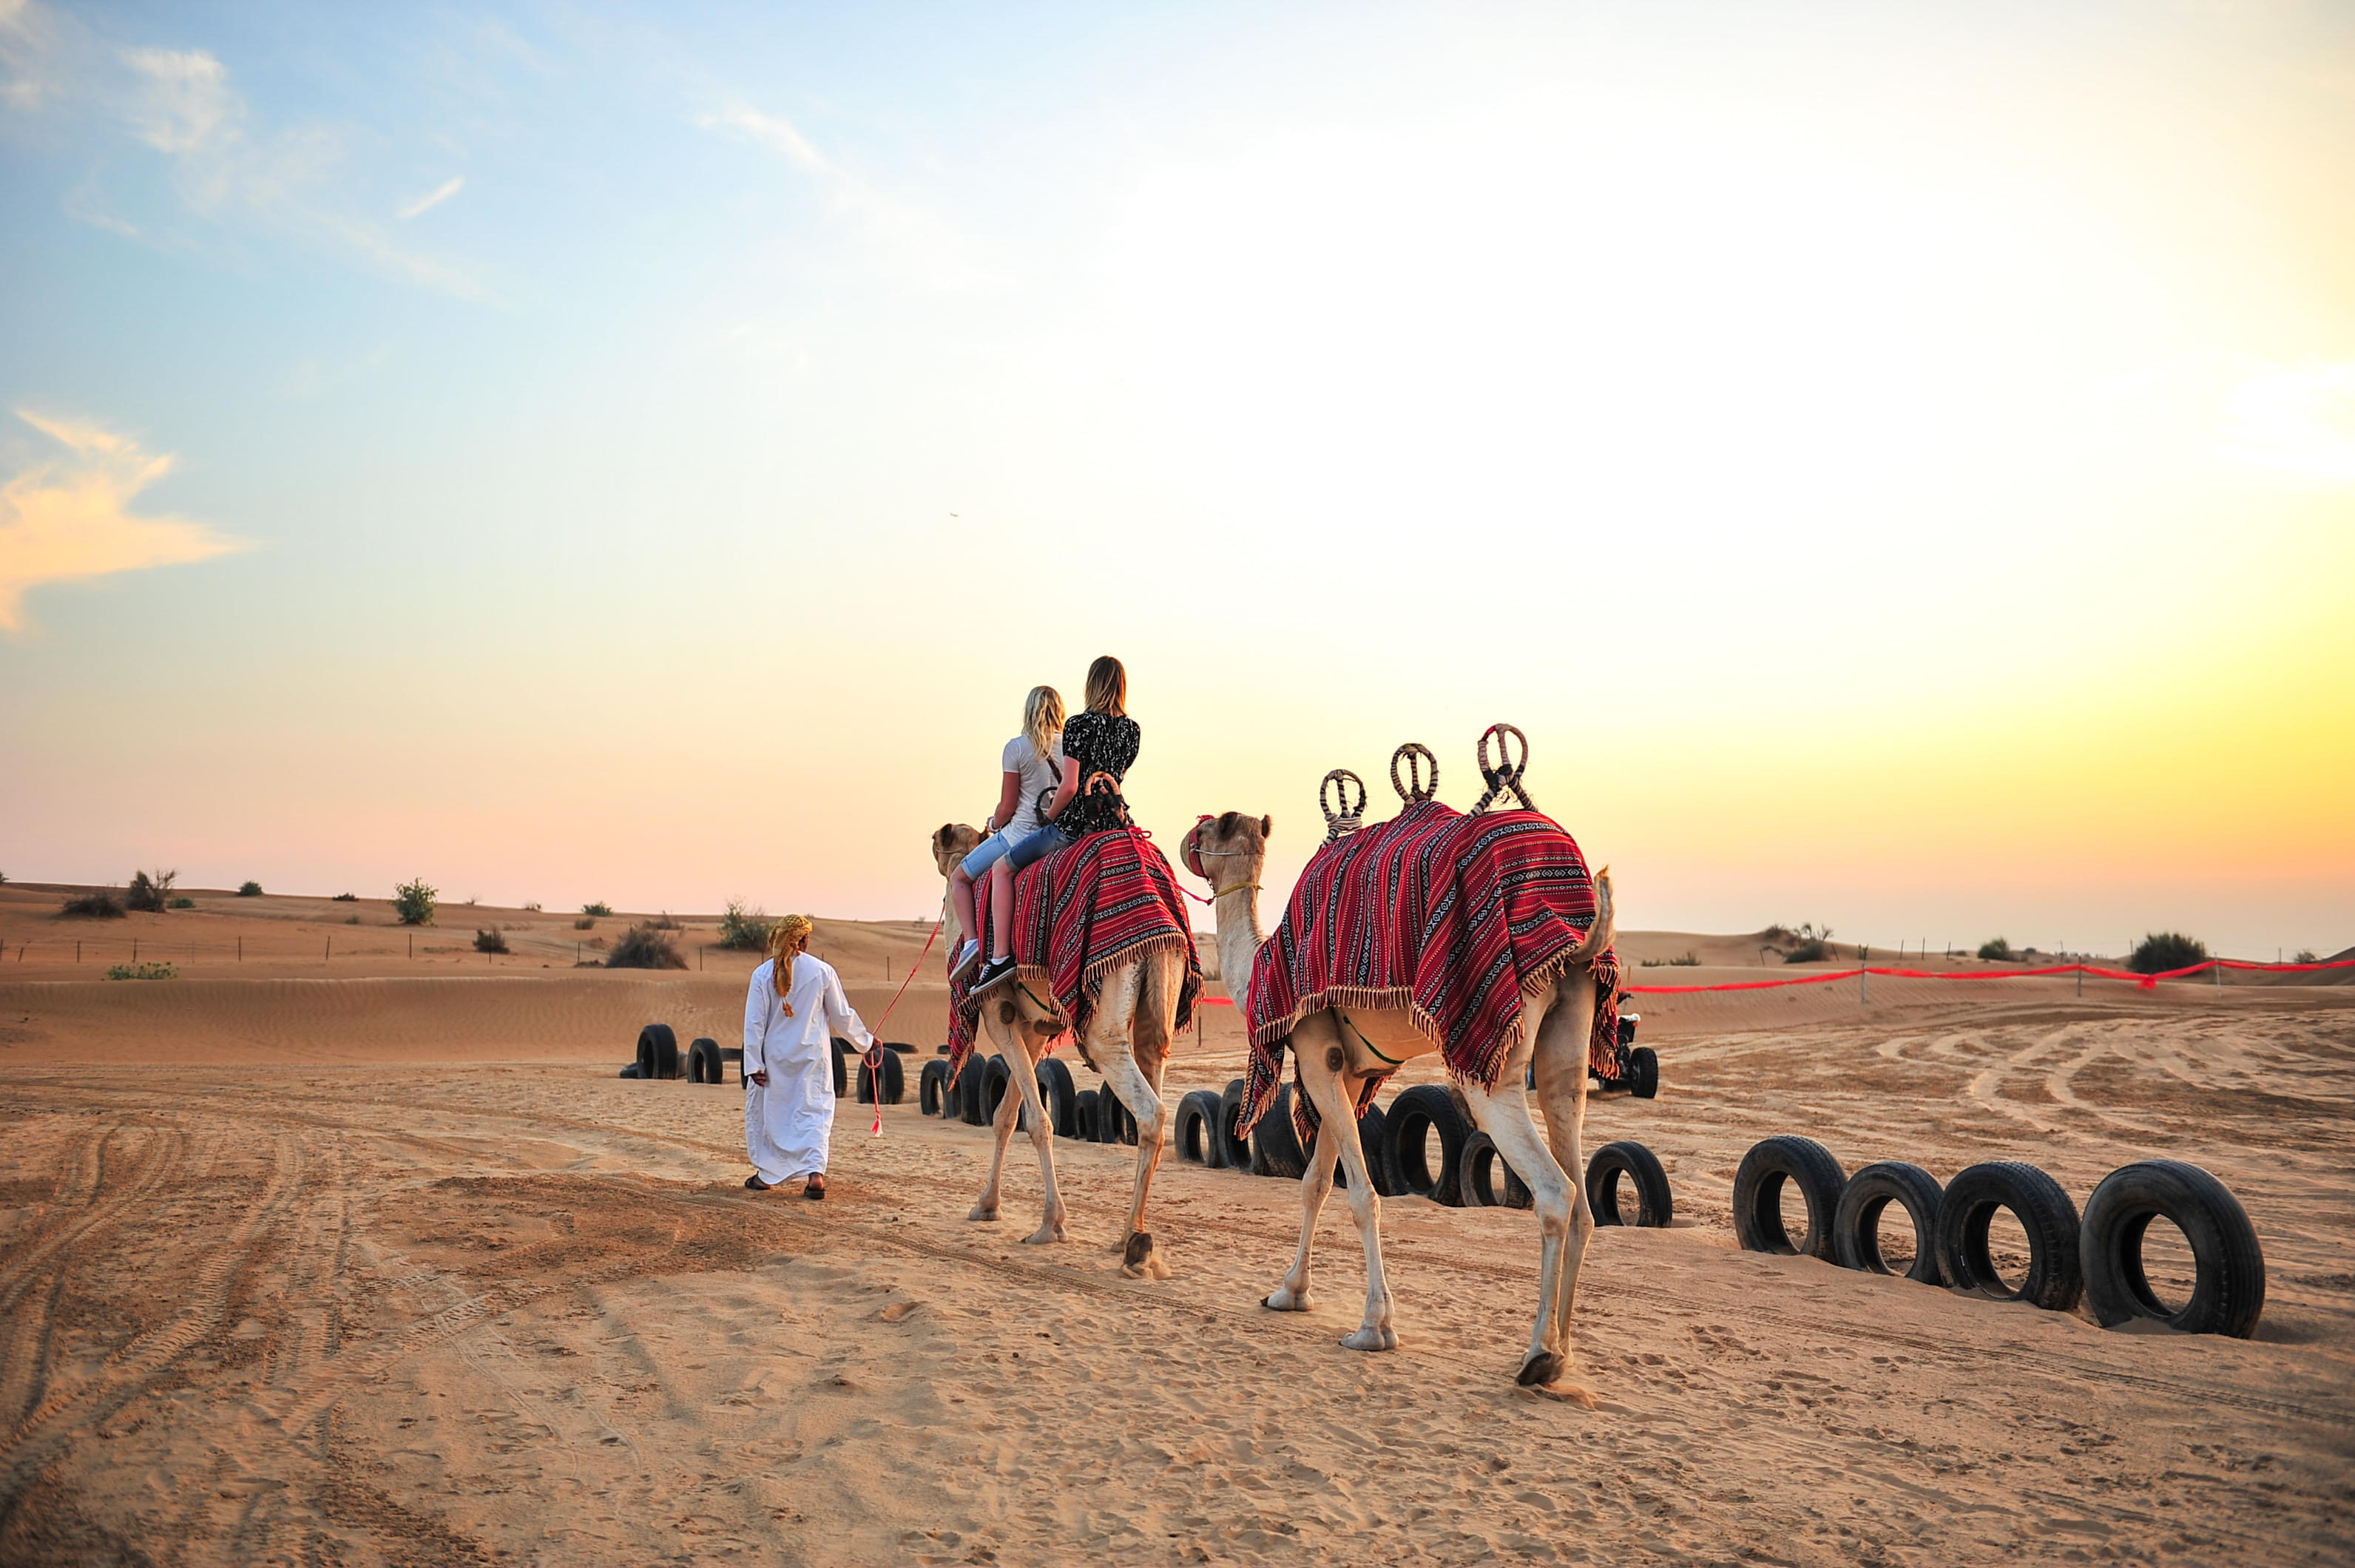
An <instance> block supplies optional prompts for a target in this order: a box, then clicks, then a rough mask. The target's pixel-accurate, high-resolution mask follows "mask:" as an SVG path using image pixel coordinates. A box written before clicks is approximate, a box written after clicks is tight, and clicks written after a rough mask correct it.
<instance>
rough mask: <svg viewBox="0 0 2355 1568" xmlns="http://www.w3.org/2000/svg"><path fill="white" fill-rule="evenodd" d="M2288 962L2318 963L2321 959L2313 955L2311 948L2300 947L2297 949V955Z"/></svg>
mask: <svg viewBox="0 0 2355 1568" xmlns="http://www.w3.org/2000/svg"><path fill="white" fill-rule="evenodd" d="M2290 962H2291V963H2293V964H2319V963H2321V962H2322V960H2321V959H2319V958H2318V957H2316V956H2315V955H2314V949H2313V948H2311V947H2301V948H2299V949H2298V950H2297V956H2296V957H2295V958H2293V959H2291V960H2290Z"/></svg>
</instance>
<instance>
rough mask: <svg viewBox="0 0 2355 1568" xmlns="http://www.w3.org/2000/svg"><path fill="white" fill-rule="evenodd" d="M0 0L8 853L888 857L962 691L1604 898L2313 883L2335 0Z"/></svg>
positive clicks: (2351, 896) (2270, 887)
mask: <svg viewBox="0 0 2355 1568" xmlns="http://www.w3.org/2000/svg"><path fill="white" fill-rule="evenodd" d="M688 9H689V8H683V7H670V6H656V5H645V6H635V7H632V6H602V5H555V4H550V5H521V6H506V5H489V6H474V5H469V6H455V7H425V8H414V9H411V8H401V7H393V6H351V5H330V6H319V5H238V6H218V7H216V6H211V5H186V4H182V5H55V4H42V3H37V0H0V279H5V283H0V871H5V873H6V874H7V875H8V876H9V877H11V878H13V879H16V880H74V881H119V880H127V879H128V877H129V876H130V874H131V872H132V870H133V868H134V867H135V866H153V865H164V866H176V867H177V868H179V869H180V872H181V880H182V881H183V883H187V884H197V885H208V886H218V885H230V886H233V885H234V884H235V883H236V882H238V881H239V880H242V879H244V878H246V877H254V878H258V879H260V880H261V881H262V882H263V883H264V884H265V885H267V886H269V887H270V888H271V889H272V890H273V891H314V892H325V891H342V890H344V889H346V888H349V889H353V890H356V891H361V892H364V893H370V894H381V893H384V892H386V891H389V888H390V886H391V884H392V882H393V881H394V880H397V879H403V878H406V877H408V876H410V875H412V874H419V875H422V876H424V877H425V878H426V879H427V880H429V881H432V882H434V883H435V884H437V885H438V886H440V887H441V888H442V890H443V891H444V893H445V894H446V895H448V896H451V897H454V898H464V897H467V896H470V895H472V896H479V897H481V898H482V899H484V900H485V901H496V902H516V901H524V900H537V901H544V902H545V903H546V904H547V905H548V906H549V908H550V909H557V908H568V907H571V906H575V905H578V904H579V903H581V901H584V900H588V899H591V898H602V899H607V900H610V901H613V902H614V903H615V904H617V905H621V906H625V907H638V908H655V907H670V908H674V909H678V910H708V909H712V908H715V907H717V906H718V904H719V901H721V900H722V899H724V898H727V897H730V896H736V897H741V898H743V899H745V900H747V901H754V902H758V903H761V904H762V905H765V906H766V907H767V908H768V909H769V910H771V911H779V910H783V909H788V908H794V909H807V910H811V911H813V912H817V913H820V914H834V915H843V916H891V917H910V916H914V915H916V914H918V913H920V912H922V913H925V914H929V913H930V912H931V911H932V908H933V907H934V905H935V903H936V901H937V898H938V893H939V880H938V878H937V877H936V876H935V875H934V873H933V871H932V864H931V861H930V859H929V857H928V855H927V854H926V851H925V837H926V835H927V834H928V833H929V832H930V830H931V829H932V828H933V827H936V826H938V825H939V824H940V823H941V822H942V821H943V820H944V819H950V818H955V819H961V820H968V821H974V820H978V819H979V818H980V817H981V816H982V815H983V814H984V813H985V812H986V811H987V809H988V808H989V806H990V805H991V804H992V803H993V801H994V799H995V795H996V755H997V749H998V747H999V746H1000V745H1001V744H1002V743H1003V741H1005V739H1006V738H1007V736H1008V735H1009V734H1011V733H1012V732H1013V731H1014V730H1015V728H1016V727H1017V725H1018V719H1019V708H1020V703H1021V700H1022V697H1023V694H1024V692H1025V691H1026V690H1027V689H1028V688H1029V687H1030V686H1031V685H1032V684H1034V683H1037V682H1041V681H1043V682H1047V683H1050V684H1053V685H1056V686H1058V687H1060V688H1061V689H1062V691H1063V692H1064V693H1065V695H1066V696H1067V697H1070V698H1071V699H1074V700H1075V701H1076V699H1077V698H1078V697H1079V694H1080V689H1081V686H1082V677H1083V675H1084V672H1085V669H1086V666H1087V663H1088V661H1089V659H1090V658H1091V657H1092V656H1095V655H1096V654H1099V653H1103V652H1112V653H1115V654H1118V655H1120V656H1122V657H1123V658H1124V660H1126V661H1127V663H1128V666H1129V669H1130V672H1131V691H1132V708H1133V710H1134V711H1135V714H1136V715H1137V717H1138V719H1139V720H1140V721H1141V722H1142V724H1143V725H1144V727H1145V732H1146V741H1145V750H1144V755H1143V757H1142V759H1141V760H1140V762H1139V763H1138V765H1137V768H1136V770H1135V773H1134V774H1133V776H1132V781H1131V782H1132V788H1131V790H1130V792H1129V793H1130V798H1131V800H1132V802H1133V803H1134V805H1135V807H1136V809H1137V812H1138V814H1139V816H1140V818H1141V819H1142V820H1143V821H1144V822H1145V823H1146V826H1148V827H1151V828H1153V830H1154V831H1155V832H1156V835H1158V837H1159V838H1160V840H1161V842H1163V843H1164V844H1165V845H1167V846H1172V847H1174V844H1175V841H1176V839H1177V836H1178V834H1179V833H1180V832H1182V831H1183V829H1184V828H1185V827H1187V826H1188V824H1190V822H1191V821H1192V819H1193V816H1194V815H1195V814H1196V813H1197V812H1202V811H1218V810H1222V809H1227V808H1238V809H1246V810H1250V811H1252V812H1254V813H1256V812H1272V813H1273V814H1274V816H1275V817H1276V819H1277V836H1276V839H1275V846H1276V848H1277V849H1278V850H1279V851H1280V852H1281V853H1280V854H1279V856H1278V860H1277V864H1276V865H1274V866H1273V867H1272V868H1271V869H1272V872H1273V875H1272V877H1271V881H1272V883H1273V888H1272V891H1273V892H1274V893H1276V894H1278V895H1280V894H1281V893H1282V891H1284V888H1285V887H1287V886H1288V884H1289V880H1290V879H1291V877H1292V875H1293V874H1294V873H1295V871H1296V870H1297V869H1298V867H1299V864H1300V863H1301V861H1302V860H1303V859H1305V856H1306V854H1307V853H1308V851H1309V850H1310V849H1311V848H1314V846H1315V843H1316V838H1317V837H1318V834H1319V832H1320V830H1321V824H1319V822H1318V819H1317V817H1316V805H1315V791H1316V782H1317V779H1318V778H1319V776H1320V775H1321V774H1322V773H1324V772H1325V770H1327V768H1330V767H1334V766H1348V767H1351V768H1354V769H1356V770H1357V771H1358V772H1359V773H1362V774H1364V775H1365V776H1366V778H1367V779H1368V781H1369V783H1371V784H1373V785H1374V790H1375V800H1376V806H1377V812H1378V814H1386V812H1387V809H1388V807H1389V806H1390V805H1391V804H1394V802H1393V797H1391V795H1390V792H1389V788H1388V785H1387V784H1386V783H1384V782H1382V775H1383V773H1384V770H1385V767H1386V764H1387V762H1388V759H1389V756H1390V753H1391V748H1392V747H1393V746H1395V745H1396V744H1397V743H1398V742H1400V741H1406V740H1420V741H1424V742H1426V743H1428V744H1430V745H1431V746H1432V747H1433V749H1434V750H1436V751H1437V752H1439V754H1440V756H1441V759H1442V762H1443V765H1444V779H1443V790H1442V793H1443V795H1444V797H1445V798H1447V799H1449V800H1451V801H1454V802H1455V803H1456V804H1458V805H1468V804H1469V802H1470V801H1471V799H1472V798H1473V796H1474V795H1476V793H1477V789H1478V780H1477V777H1476V773H1475V772H1474V769H1473V766H1472V746H1473V741H1474V739H1475V737H1476V735H1477V734H1478V733H1479V731H1481V729H1482V728H1483V727H1484V726H1485V725H1487V724H1488V723H1489V722H1491V721H1492V720H1511V721H1513V722H1515V723H1518V725H1520V726H1521V727H1522V728H1523V729H1524V730H1526V731H1528V732H1529V737H1530V741H1531V743H1532V749H1533V752H1534V761H1533V765H1532V767H1531V771H1530V780H1531V784H1532V788H1533V790H1534V793H1535V795H1536V796H1537V800H1538V804H1539V805H1540V806H1542V807H1544V808H1545V809H1547V810H1548V811H1549V812H1550V813H1551V814H1553V815H1554V816H1557V817H1558V818H1559V819H1560V820H1561V822H1562V823H1563V824H1564V825H1565V826H1566V827H1569V828H1570V830H1571V831H1572V833H1573V834H1574V835H1576V836H1577V837H1578V838H1579V839H1580V841H1581V843H1582V845H1583V846H1584V847H1585V848H1586V849H1587V851H1588V853H1589V856H1590V858H1591V859H1593V860H1595V861H1597V862H1604V861H1607V862H1609V863H1611V864H1612V866H1613V867H1614V872H1615V876H1616V880H1617V883H1618V887H1619V891H1620V896H1621V912H1622V922H1623V923H1625V924H1628V925H1631V926H1637V927H1646V928H1663V927H1665V928H1670V929H1684V930H1713V931H1733V930H1748V929H1755V928H1756V927H1758V926H1760V925H1762V924H1764V923H1766V922H1767V921H1770V920H1776V919H1780V920H1785V921H1788V922H1792V923H1796V922H1798V921H1801V920H1811V921H1815V922H1818V923H1829V924H1830V925H1832V926H1833V927H1834V929H1835V931H1836V932H1837V933H1838V935H1839V937H1840V938H1841V939H1843V940H1857V939H1862V940H1868V941H1870V942H1872V943H1874V944H1876V945H1877V946H1882V947H1893V946H1894V945H1895V944H1897V943H1898V942H1899V941H1901V940H1902V941H1905V942H1908V943H1913V942H1919V941H1921V940H1923V939H1925V938H1926V939H1927V940H1928V942H1929V943H1930V944H1931V945H1932V946H1933V947H1934V948H1935V947H1938V946H1940V945H1942V944H1945V943H1947V942H1949V941H1951V942H1954V943H1956V944H1964V943H1968V944H1977V942H1978V941H1980V940H1983V939H1984V938H1986V937H1988V936H1992V935H1995V934H1997V933H2003V934H2005V935H2007V936H2009V938H2010V940H2011V941H2012V942H2014V943H2015V944H2031V943H2032V944H2038V945H2040V946H2043V947H2047V948H2052V947H2061V946H2067V947H2073V948H2082V949H2091V950H2094V951H2100V952H2109V953H2115V952H2117V951H2119V950H2120V948H2121V946H2122V944H2125V943H2126V942H2127V941H2128V940H2130V939H2131V938H2133V937H2135V936H2137V935H2139V934H2140V933H2143V932H2145V931H2147V930H2152V929H2158V928H2168V927H2175V928H2180V929H2183V930H2185V931H2188V932H2190V933H2194V934H2197V935H2200V936H2202V937H2205V938H2206V939H2208V940H2209V941H2210V942H2211V944H2216V945H2218V946H2220V947H2221V948H2222V950H2223V951H2225V952H2227V953H2230V954H2232V955H2237V956H2246V957H2264V958H2271V957H2272V956H2274V953H2275V948H2276V947H2282V948H2287V949H2291V950H2295V949H2296V948H2298V947H2302V946H2310V947H2315V948H2318V949H2319V950H2321V951H2324V952H2329V951H2332V950H2335V949H2337V948H2340V947H2345V946H2347V945H2349V944H2355V7H2350V6H2346V5H2324V4H2314V5H2299V4H2280V5H2265V4H2243V5H2232V4H2182V5H2163V4H2121V5H2069V4H2054V3H2049V0H2048V3H2038V4H2023V5H1996V4H1970V5H1960V4H1957V5H1945V6H1933V5H1867V4H1854V5H1827V4H1817V5H1796V4H1795V5H1755V4H1746V3H1727V4H1698V3H1696V4H1674V3H1646V4H1625V5H1546V6H1529V7H1511V6H1437V5H1431V6H1396V5H1392V6H1385V5H1268V4H1255V5H1184V6H1167V7H1156V6H1148V5H1129V6H1120V7H1103V6H1077V5H1038V6H1015V5H991V6H980V5H975V6H956V7H949V6H938V7H930V6H878V5H863V6H850V5H837V6H801V7H780V6H773V5H744V6H741V7H734V6H724V5H723V6H704V7H695V8H692V11H691V14H690V15H687V16H681V15H678V14H677V13H680V12H684V11H687V10H688Z"/></svg>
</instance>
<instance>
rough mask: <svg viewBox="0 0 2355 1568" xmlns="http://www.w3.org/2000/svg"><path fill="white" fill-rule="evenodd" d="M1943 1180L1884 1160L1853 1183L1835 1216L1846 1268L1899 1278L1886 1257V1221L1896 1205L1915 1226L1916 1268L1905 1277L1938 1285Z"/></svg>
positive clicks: (1836, 1245) (1835, 1237) (1835, 1239)
mask: <svg viewBox="0 0 2355 1568" xmlns="http://www.w3.org/2000/svg"><path fill="white" fill-rule="evenodd" d="M1940 1197H1941V1194H1940V1192H1939V1189H1938V1179H1937V1178H1936V1177H1934V1176H1933V1175H1931V1174H1930V1173H1929V1172H1928V1171H1926V1170H1924V1169H1923V1168H1921V1167H1920V1166H1918V1165H1908V1164H1906V1163H1905V1162H1904V1161H1903V1160H1902V1159H1884V1160H1881V1162H1879V1163H1878V1164H1875V1165H1868V1166H1866V1167H1865V1168H1863V1169H1862V1170H1859V1171H1858V1172H1857V1173H1856V1174H1855V1175H1854V1176H1851V1177H1849V1179H1848V1185H1847V1186H1846V1187H1844V1188H1842V1189H1840V1198H1839V1207H1838V1209H1837V1210H1835V1211H1833V1213H1832V1250H1833V1252H1834V1253H1836V1254H1837V1255H1838V1259H1839V1265H1840V1267H1842V1268H1852V1269H1861V1270H1863V1271H1864V1272H1865V1273H1867V1274H1893V1273H1895V1272H1896V1271H1895V1270H1893V1269H1891V1267H1890V1266H1889V1264H1888V1263H1887V1262H1886V1261H1885V1260H1884V1259H1883V1258H1882V1257H1881V1213H1882V1211H1884V1210H1886V1209H1887V1208H1888V1207H1889V1206H1890V1205H1891V1203H1894V1204H1896V1205H1897V1206H1898V1207H1899V1208H1901V1209H1902V1210H1904V1211H1905V1217H1906V1218H1907V1219H1909V1220H1911V1221H1913V1267H1912V1268H1909V1269H1907V1270H1906V1271H1905V1277H1906V1278H1907V1279H1911V1280H1918V1281H1920V1282H1921V1283H1922V1284H1923V1285H1937V1284H1940V1283H1942V1282H1943V1278H1944V1276H1943V1275H1940V1273H1939V1271H1938V1204H1939V1200H1940Z"/></svg>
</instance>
